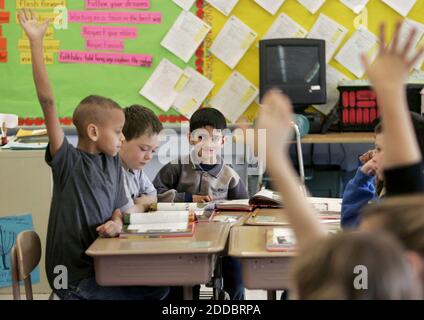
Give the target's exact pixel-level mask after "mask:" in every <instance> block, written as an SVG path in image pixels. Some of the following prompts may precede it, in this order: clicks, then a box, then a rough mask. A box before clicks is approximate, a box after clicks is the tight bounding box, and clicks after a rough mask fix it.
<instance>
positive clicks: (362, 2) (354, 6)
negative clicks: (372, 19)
mask: <svg viewBox="0 0 424 320" xmlns="http://www.w3.org/2000/svg"><path fill="white" fill-rule="evenodd" d="M340 1H341V2H342V3H343V4H344V5H345V6H346V7H348V8H349V9H351V10H352V11H353V12H355V13H356V14H358V13H359V12H361V11H362V9H364V8H365V6H366V5H367V3H368V1H369V0H340Z"/></svg>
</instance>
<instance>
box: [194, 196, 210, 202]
mask: <svg viewBox="0 0 424 320" xmlns="http://www.w3.org/2000/svg"><path fill="white" fill-rule="evenodd" d="M212 200H213V199H212V196H202V195H197V194H193V202H202V203H204V202H211V201H212Z"/></svg>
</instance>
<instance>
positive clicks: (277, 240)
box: [266, 228, 296, 251]
mask: <svg viewBox="0 0 424 320" xmlns="http://www.w3.org/2000/svg"><path fill="white" fill-rule="evenodd" d="M266 250H267V251H295V250H296V238H295V236H294V233H293V231H292V230H291V229H289V228H273V229H270V230H268V231H267V233H266Z"/></svg>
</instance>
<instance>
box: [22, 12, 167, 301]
mask: <svg viewBox="0 0 424 320" xmlns="http://www.w3.org/2000/svg"><path fill="white" fill-rule="evenodd" d="M18 18H19V21H20V23H21V25H22V27H23V29H24V31H25V33H26V35H27V36H28V39H29V41H30V46H31V57H32V68H33V73H34V82H35V88H36V91H37V95H38V99H39V102H40V105H41V108H42V110H43V114H44V118H45V120H46V127H47V134H48V137H49V145H48V147H47V149H46V162H47V164H48V165H49V166H50V167H51V169H52V174H53V183H54V184H53V197H52V203H51V208H50V216H49V225H48V230H47V245H46V273H47V278H48V281H49V284H50V286H51V287H52V289H53V290H54V291H55V293H56V294H57V296H59V297H60V298H61V299H66V300H68V299H69V300H90V299H94V300H103V299H114V300H120V299H162V298H163V297H164V296H166V295H167V293H168V289H167V288H151V287H140V286H138V287H102V286H99V285H98V284H97V283H96V280H95V277H94V264H93V259H92V258H90V257H89V256H87V255H86V254H85V251H86V250H87V248H88V247H89V246H90V245H91V244H92V243H93V242H94V241H95V240H96V238H97V237H98V235H99V234H98V232H99V233H100V234H101V235H103V236H110V235H114V234H116V232H117V231H118V230H120V228H121V227H122V222H121V211H122V210H126V209H127V208H128V207H129V206H130V204H129V202H128V199H127V197H126V195H125V191H124V190H125V189H124V184H123V175H122V169H121V162H120V159H119V156H118V151H119V149H120V147H121V144H122V140H123V139H124V137H123V135H122V127H123V126H124V122H125V116H124V113H123V111H122V109H121V108H120V106H119V105H118V104H117V103H116V102H115V101H113V100H111V99H108V98H105V97H100V96H89V97H86V98H84V99H83V100H82V101H81V102H80V104H79V105H78V106H77V107H76V109H75V112H74V114H73V122H74V124H75V126H76V128H77V132H78V145H77V148H75V147H73V146H72V145H71V144H70V143H69V142H68V140H67V139H66V137H65V136H64V132H63V130H62V128H61V127H60V123H59V119H58V118H57V110H56V105H55V100H54V96H53V92H52V89H51V85H50V81H49V78H48V75H47V70H46V67H45V64H44V58H43V38H44V36H45V33H46V31H47V27H48V25H49V21H48V20H47V21H45V23H43V24H41V25H39V24H38V22H37V19H36V16H35V13H34V12H32V11H28V10H26V9H25V10H24V11H21V12H20V13H19V16H18ZM111 216H112V218H111ZM99 225H102V226H101V227H99ZM96 228H99V229H98V230H96ZM58 266H60V267H62V268H63V267H65V268H66V271H67V273H66V275H67V279H66V286H62V285H63V284H64V283H63V282H65V281H63V279H62V284H60V283H59V284H58V283H57V282H58V281H57V280H55V279H56V277H58V273H57V271H56V270H57V267H58ZM63 275H65V273H63ZM59 282H60V281H59Z"/></svg>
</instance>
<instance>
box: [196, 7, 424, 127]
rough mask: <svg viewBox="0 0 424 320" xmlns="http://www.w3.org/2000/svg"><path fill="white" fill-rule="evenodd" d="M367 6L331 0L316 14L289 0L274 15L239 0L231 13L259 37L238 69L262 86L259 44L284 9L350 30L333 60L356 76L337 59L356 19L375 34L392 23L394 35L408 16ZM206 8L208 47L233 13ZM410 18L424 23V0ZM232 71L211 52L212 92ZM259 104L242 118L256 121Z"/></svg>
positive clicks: (303, 19)
mask: <svg viewBox="0 0 424 320" xmlns="http://www.w3.org/2000/svg"><path fill="white" fill-rule="evenodd" d="M399 1H401V0H399ZM365 9H366V10H365V11H363V12H361V13H360V14H358V15H357V14H355V13H354V12H353V11H352V10H351V9H349V8H348V7H346V6H345V5H344V4H343V3H342V2H341V1H339V0H327V1H325V3H324V4H323V5H322V7H321V8H320V9H319V10H318V11H317V12H316V13H315V14H312V13H310V12H309V11H308V10H307V9H306V8H305V7H303V6H302V5H301V4H300V3H299V2H298V1H297V0H286V1H285V2H284V3H283V5H282V6H281V8H280V9H279V10H278V11H277V13H276V14H275V15H271V14H270V13H268V12H267V11H265V10H264V9H263V8H262V7H260V6H259V5H258V4H257V3H255V1H253V0H239V2H238V3H237V5H236V6H235V7H234V9H233V11H232V12H231V15H235V16H236V17H237V18H239V19H240V20H241V21H243V22H244V23H245V24H246V25H248V26H249V27H250V28H251V29H253V30H254V31H255V32H256V33H258V37H257V39H256V41H255V43H254V44H253V45H252V46H251V47H250V48H249V50H248V51H247V53H246V55H245V56H244V57H243V58H242V59H241V61H240V62H239V64H238V65H237V66H236V68H235V69H234V70H237V71H238V72H240V73H241V74H242V75H244V76H245V77H246V78H247V79H248V80H249V81H250V82H251V83H252V84H254V85H255V86H259V49H258V46H257V44H258V41H259V39H260V38H261V37H262V36H263V35H264V34H265V32H266V31H267V30H268V29H269V27H270V26H271V25H272V23H273V22H274V20H275V19H276V18H277V17H278V16H279V15H280V14H281V13H285V14H287V15H288V16H290V17H291V18H292V19H293V20H295V21H296V22H297V23H298V24H300V25H301V26H302V27H304V28H305V29H306V30H307V31H309V30H310V29H311V28H312V26H313V25H314V23H315V21H316V20H317V18H318V16H319V15H320V13H322V14H324V15H326V16H328V17H329V18H331V19H333V20H334V21H336V22H338V23H340V24H341V25H343V26H344V27H345V28H347V29H348V30H349V32H348V34H347V35H346V36H345V38H344V39H343V41H342V43H341V44H340V46H339V47H338V49H337V51H336V52H335V54H334V55H333V58H332V59H331V61H330V62H329V64H330V65H331V66H333V67H335V68H336V69H337V70H338V71H341V72H342V73H343V74H345V75H346V76H348V77H349V78H352V79H355V78H356V77H355V76H354V75H353V74H352V73H351V72H350V71H349V70H347V69H346V68H345V67H344V66H342V65H341V64H340V63H338V62H337V61H335V60H334V57H335V56H336V55H337V52H338V51H339V50H340V48H342V47H343V45H344V43H345V42H346V41H347V40H348V39H349V38H350V36H351V35H352V34H353V33H354V32H355V27H354V25H355V23H354V21H355V20H356V22H357V23H359V24H364V23H366V22H367V28H368V30H369V31H371V32H372V33H374V34H375V35H378V29H379V25H380V23H381V22H383V21H384V22H386V23H387V24H388V25H389V30H388V36H391V34H392V32H393V29H394V24H395V23H396V21H399V20H402V19H403V18H404V17H402V16H401V15H400V14H398V13H397V12H396V11H395V10H393V9H392V8H391V7H389V6H388V5H386V4H385V3H383V1H381V0H370V1H369V2H368V4H367V5H366V7H365ZM204 11H205V18H204V19H205V20H206V21H207V22H208V23H210V24H211V25H212V32H211V33H210V35H209V38H208V39H207V40H206V41H205V45H206V46H207V47H208V46H210V45H211V43H212V42H213V40H214V39H215V37H216V36H217V35H218V33H219V31H220V30H221V28H222V27H223V25H224V24H225V22H226V21H227V19H228V18H229V16H228V17H227V16H225V15H223V14H222V13H220V12H219V11H218V10H216V9H215V8H214V7H212V6H211V5H209V4H206V5H205V8H204ZM407 18H408V19H411V20H415V21H417V22H419V23H422V24H424V0H417V1H416V3H415V5H414V6H413V8H412V9H411V11H410V12H409V14H408V15H407ZM421 43H422V42H421ZM206 51H207V50H206ZM421 68H422V69H421V70H424V69H423V66H421ZM232 71H233V70H231V69H230V68H229V67H228V66H226V65H225V64H224V63H223V62H221V61H220V60H219V59H217V58H216V57H214V56H211V55H209V54H208V58H206V59H205V73H206V74H207V75H208V76H209V77H210V78H211V79H212V81H213V82H215V87H214V89H213V91H212V93H211V96H213V95H214V94H216V92H217V91H218V90H219V89H220V87H221V86H222V84H223V83H224V82H225V80H226V79H227V78H228V77H229V76H230V74H231V73H232ZM258 108H259V107H258V105H257V104H256V103H255V102H254V103H253V104H252V105H251V106H250V107H249V108H248V109H247V111H246V112H245V113H244V118H243V117H242V118H241V119H239V121H246V120H247V121H249V122H251V121H253V119H254V118H255V117H256V114H257V111H258Z"/></svg>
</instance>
